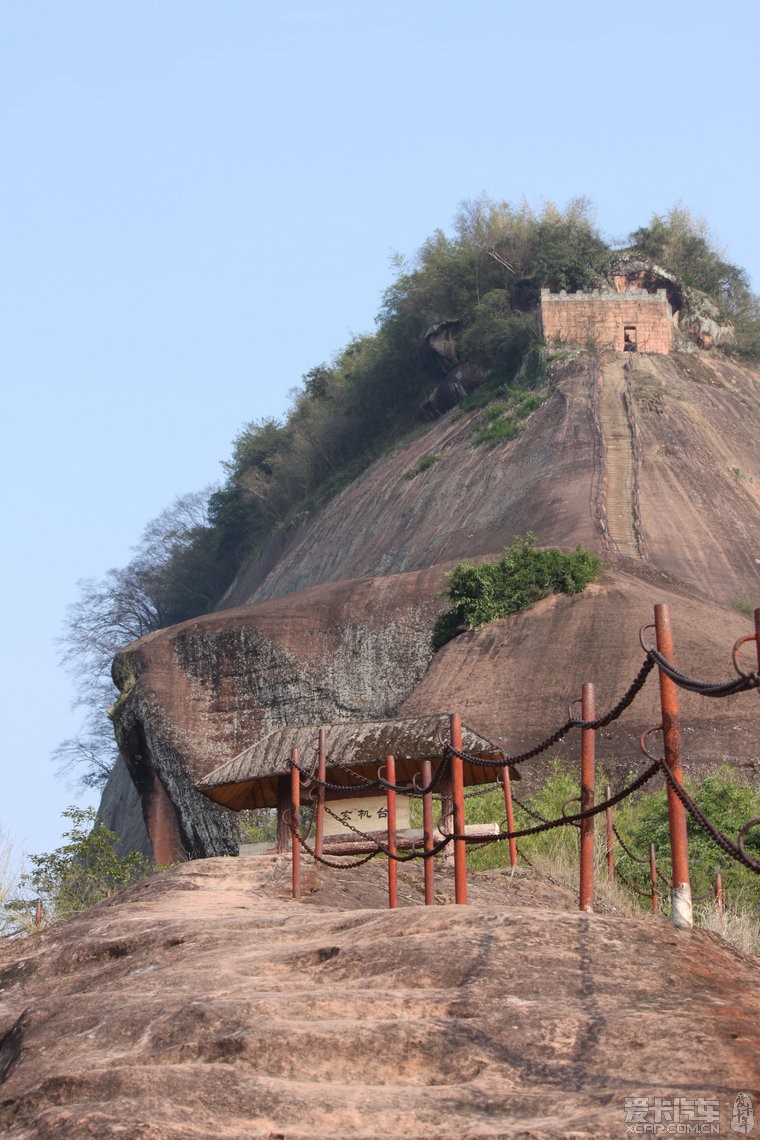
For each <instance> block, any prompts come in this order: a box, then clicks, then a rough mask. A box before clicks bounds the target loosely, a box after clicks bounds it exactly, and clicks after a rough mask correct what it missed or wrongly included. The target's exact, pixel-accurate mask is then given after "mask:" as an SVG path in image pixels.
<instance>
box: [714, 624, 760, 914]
mask: <svg viewBox="0 0 760 1140" xmlns="http://www.w3.org/2000/svg"><path fill="white" fill-rule="evenodd" d="M755 612H756V613H757V611H755ZM715 905H716V906H717V908H718V918H721V919H722V918H723V876H722V875H721V873H720V871H718V873H717V875H716V876H715Z"/></svg>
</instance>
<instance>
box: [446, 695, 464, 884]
mask: <svg viewBox="0 0 760 1140" xmlns="http://www.w3.org/2000/svg"><path fill="white" fill-rule="evenodd" d="M449 734H450V736H451V747H452V748H454V749H456V750H457V751H458V752H461V751H462V718H461V717H460V716H459V714H458V713H452V714H451V716H450V717H449ZM451 794H452V798H453V800H454V835H455V836H456V838H455V839H454V901H455V902H458V903H462V904H464V903H466V902H467V844H466V842H465V837H464V764H463V763H462V757H461V756H452V757H451Z"/></svg>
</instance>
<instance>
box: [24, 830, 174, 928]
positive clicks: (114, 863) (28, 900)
mask: <svg viewBox="0 0 760 1140" xmlns="http://www.w3.org/2000/svg"><path fill="white" fill-rule="evenodd" d="M63 817H64V819H69V820H71V824H72V826H71V828H70V829H69V831H66V832H64V839H67V840H68V842H67V843H65V844H63V846H61V847H58V848H57V849H56V850H55V851H53V852H51V853H50V854H46V855H30V856H29V862H30V863H31V864H32V867H33V870H32V871H30V872H29V873H28V874H26V875H23V876H22V877H21V884H20V885H21V890H22V892H23V897H22V898H18V899H15V900H14V901H13V902H12V903H11V904H10V907H9V909H10V910H11V912H14V913H16V914H20V913H28V912H29V909H30V907H32V906H33V905H34V902H35V900H37V899H40V900H41V902H42V913H43V917H44V920H45V922H46V923H50V922H61V921H63V920H64V919H66V918H70V917H71V915H72V914H76V913H77V912H78V911H81V910H86V909H87V907H90V906H93V905H94V904H95V903H96V902H100V901H101V899H104V898H108V896H109V895H112V894H114V893H115V892H116V891H118V890H121V889H122V887H126V886H128V885H129V884H130V883H133V882H135V881H136V880H138V879H142V878H145V876H146V875H149V874H151V873H152V871H153V865H152V863H151V862H150V860H149V859H146V858H145V856H144V855H141V854H139V853H138V852H137V851H133V852H132V853H131V854H129V855H126V856H120V855H118V854H117V850H116V848H117V844H118V836H117V835H115V834H114V833H113V832H112V831H109V829H108V828H107V827H106V826H105V824H104V823H103V821H102V820H100V819H99V818H98V816H97V813H96V812H95V811H94V809H93V808H78V807H70V808H68V809H67V810H66V811H65V812H63Z"/></svg>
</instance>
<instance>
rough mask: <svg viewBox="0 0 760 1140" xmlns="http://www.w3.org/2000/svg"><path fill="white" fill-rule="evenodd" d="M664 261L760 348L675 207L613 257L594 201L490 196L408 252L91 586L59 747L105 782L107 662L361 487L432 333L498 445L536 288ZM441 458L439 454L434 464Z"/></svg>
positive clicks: (400, 418)
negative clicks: (275, 411)
mask: <svg viewBox="0 0 760 1140" xmlns="http://www.w3.org/2000/svg"><path fill="white" fill-rule="evenodd" d="M626 260H628V261H629V262H630V261H632V260H633V261H635V260H638V261H643V262H646V263H647V264H656V265H657V266H658V269H661V270H663V271H665V272H666V273H668V274H670V275H671V277H672V278H673V279H674V280H676V281H677V282H678V283H679V287H680V288H681V289H682V290H684V291H688V290H692V291H694V290H696V291H699V293H701V294H705V295H707V296H708V297H709V298H710V300H711V302H712V304H713V306H714V310H717V313H718V314H719V316H720V319H721V320H722V321H723V322H725V323H730V324H732V325H733V326H734V329H735V332H736V336H735V343H734V346H733V349H732V351H734V352H736V353H737V354H739V355H743V356H745V357H748V358H757V357H758V356H760V305H759V303H758V298H757V297H755V296H754V295H753V294H752V293H751V291H750V288H749V283H748V280H747V276H746V274H745V273H744V271H743V270H741V269H740V268H738V267H737V266H735V265H732V264H730V263H728V262H727V261H726V260H725V259H724V258H723V256H722V255H721V253H720V251H719V250H717V249H716V248H715V246H714V245H713V244H712V242H711V240H710V237H709V233H708V231H707V229H706V227H705V225H704V224H703V223H701V222H698V221H697V220H695V219H694V218H693V217H692V216H691V215H690V214H689V213H688V212H687V211H685V210H683V209H674V210H671V211H670V212H669V213H668V214H666V215H663V216H660V215H656V216H655V217H653V218H652V219H651V221H650V222H649V224H648V225H646V226H643V227H640V228H639V229H637V230H635V231H634V232H633V233H631V234H630V236H629V238H628V243H627V245H626V248H625V249H622V250H621V249H619V248H618V249H615V248H613V247H612V246H611V245H610V243H608V242H607V241H605V239H604V238H603V237H602V235H601V234H600V232H599V230H598V228H597V227H596V225H595V222H594V219H593V213H592V210H591V208H590V205H589V203H588V202H587V201H586V200H584V199H580V200H576V201H573V202H571V203H570V204H569V206H568V207H567V208H566V209H564V210H561V209H558V208H557V207H556V206H554V205H552V204H547V205H546V206H544V207H543V208H542V209H541V210H540V211H534V210H533V209H531V208H530V207H529V206H528V205H526V204H524V205H521V206H519V207H514V206H511V205H509V204H508V203H504V202H501V203H495V202H492V201H489V200H487V199H485V198H483V199H479V200H477V201H475V202H472V203H467V204H464V205H463V206H462V207H461V209H460V211H459V213H458V215H457V217H456V219H455V222H454V226H453V233H452V235H451V236H449V235H447V234H445V233H444V232H443V231H441V230H437V231H435V233H433V234H432V235H431V237H430V238H428V240H427V241H426V242H425V243H424V244H423V246H422V248H421V249H420V250H419V252H418V254H417V255H416V257H415V258H414V260H413V261H411V262H410V263H408V264H407V263H405V262H403V261H402V260H400V259H399V260H398V263H397V273H396V278H395V280H394V281H393V283H392V284H391V285H390V287H389V288H388V289H387V290H386V292H385V294H384V295H383V298H382V302H381V306H380V310H379V313H378V316H377V318H376V329H375V331H374V332H373V333H367V334H365V335H362V336H358V337H355V338H353V339H352V340H351V341H350V342H349V343H348V344H347V345H346V346H345V347H343V348H342V349H340V350H339V351H338V352H337V353H336V355H335V357H334V358H333V360H332V361H330V362H328V363H322V364H319V365H316V366H315V367H314V368H312V369H311V370H310V371H309V372H308V373H307V374H306V375H305V376H304V377H303V378H302V383H301V385H300V387H299V388H298V389H297V391H296V393H295V395H294V398H293V401H292V404H291V407H290V409H289V410H288V412H287V414H286V416H285V417H284V419H283V420H282V421H278V420H274V419H266V420H254V421H252V422H251V423H249V424H247V425H246V426H245V427H244V428H243V429H242V430H241V432H240V433H239V435H238V436H237V438H236V439H235V440H234V442H233V446H232V454H231V456H230V458H229V460H228V462H227V463H226V464H225V467H226V471H227V475H226V478H225V480H224V483H223V484H222V486H221V487H219V488H217V489H213V490H210V491H206V492H200V493H197V494H192V495H187V496H185V497H183V498H181V499H178V500H177V501H176V502H175V504H173V506H172V507H170V508H168V509H167V510H166V511H165V512H164V513H163V514H162V515H161V516H160V517H159V518H158V519H156V520H154V521H153V522H152V523H151V524H149V526H148V528H147V529H146V532H145V535H144V537H143V540H142V542H141V544H140V546H139V547H138V548H137V550H136V553H135V557H134V559H133V560H132V561H131V562H130V563H129V564H128V565H127V566H126V567H124V568H121V569H114V570H111V571H110V572H109V574H108V575H107V576H106V578H105V579H104V580H103V581H100V582H95V581H87V582H84V583H83V584H82V593H81V597H80V599H79V601H78V602H77V603H76V604H75V605H74V606H73V607H72V608H71V611H70V615H69V620H68V623H67V627H66V631H65V634H64V638H63V641H64V646H65V652H64V660H65V662H66V663H67V664H68V665H69V667H70V668H71V669H72V671H73V672H74V673H75V675H76V677H77V680H78V682H79V685H80V695H81V703H82V705H83V707H84V708H85V709H86V710H87V715H88V721H87V723H86V725H85V730H84V733H83V734H82V735H81V736H80V737H78V738H75V739H72V740H68V741H65V742H64V743H63V744H62V745H61V746H60V747H59V749H58V754H57V755H58V759H59V761H61V762H62V763H63V764H64V765H68V766H70V765H72V764H76V765H80V766H81V767H83V769H84V771H85V778H86V779H87V780H89V781H90V782H93V783H98V782H100V781H101V780H102V778H103V777H104V776H106V775H107V773H108V770H109V769H110V766H111V762H112V759H113V758H114V752H113V741H112V733H111V730H110V726H109V725H108V723H107V721H105V718H103V717H102V713H101V712H100V710H101V709H102V708H103V707H104V704H106V705H107V704H108V703H110V701H111V695H110V694H111V693H112V690H111V689H110V680H109V668H110V661H111V659H112V657H113V655H114V653H115V652H116V651H117V650H118V649H120V648H121V647H122V646H123V645H124V644H126V643H127V642H129V641H131V640H133V639H136V638H138V637H140V636H142V635H143V634H145V633H148V632H150V631H152V630H155V629H159V628H162V627H166V626H170V625H173V624H175V623H177V622H179V621H183V620H185V619H187V618H191V617H194V616H196V615H198V614H201V613H206V612H209V611H210V610H212V609H214V607H215V606H216V605H217V604H218V603H219V601H220V600H221V599H222V597H223V596H224V594H225V592H226V590H227V589H228V588H229V586H230V584H231V582H232V581H233V579H234V577H235V575H236V574H237V573H238V571H239V570H240V568H241V566H242V565H243V564H244V563H245V561H246V559H247V558H249V557H251V556H252V555H254V554H256V553H257V552H258V551H260V550H261V549H262V548H263V547H264V545H265V544H266V542H267V541H268V540H269V539H270V538H271V537H272V535H273V534H275V533H276V532H277V531H282V530H286V529H287V528H288V527H290V526H292V525H293V524H294V523H295V522H297V521H299V520H300V519H302V518H304V517H306V516H307V515H308V514H309V513H311V512H312V511H313V510H314V508H315V507H316V506H317V505H319V504H320V503H322V502H325V501H327V500H328V499H329V498H331V497H332V496H333V495H335V494H336V493H337V492H338V491H339V490H340V489H341V488H342V487H344V486H346V485H347V484H348V483H349V482H351V481H352V480H353V479H354V478H355V477H356V476H357V475H358V474H359V473H360V472H361V471H362V470H363V469H364V468H366V467H367V466H368V465H369V463H371V462H372V460H373V459H374V458H376V457H377V456H378V455H379V454H381V453H382V452H383V451H384V450H385V449H387V448H388V447H389V446H390V445H391V444H393V443H394V442H396V441H397V440H398V439H399V438H400V437H401V436H402V435H404V434H406V433H408V432H410V431H412V430H414V429H415V428H417V427H418V426H419V425H420V424H421V423H422V421H423V419H424V412H423V404H424V402H425V398H426V396H428V395H429V393H430V392H431V390H432V389H433V388H434V387H435V386H436V385H437V384H438V383H439V381H440V380H441V370H440V361H439V360H437V358H436V357H435V355H434V353H433V352H431V350H430V349H429V348H428V346H427V343H426V339H425V336H426V333H427V332H428V330H430V329H431V327H433V326H435V325H437V324H440V323H442V322H447V321H455V322H456V323H457V337H456V351H457V358H458V360H459V361H460V362H461V363H463V364H466V365H472V366H477V367H478V369H480V370H481V375H485V376H486V381H485V383H484V384H483V385H482V387H481V388H479V389H477V390H476V391H475V392H474V393H473V394H472V395H471V396H470V397H469V400H468V403H467V406H468V407H471V408H474V407H482V408H483V409H484V413H483V418H482V420H481V422H480V426H479V427H478V428H477V429H476V430H475V431H474V432H473V436H472V443H473V446H478V445H481V446H497V445H498V444H499V443H500V442H501V441H502V440H506V439H509V438H512V437H513V436H514V434H516V433H517V432H519V431H520V430H521V426H522V422H523V420H524V419H525V417H526V416H527V415H529V414H530V413H531V411H532V410H533V409H534V408H536V407H538V406H539V405H540V403H541V402H542V401H543V400H544V399H545V398H546V396H547V395H548V391H547V388H546V377H545V374H544V370H543V367H542V359H541V354H540V353H539V352H537V351H534V348H535V346H536V341H537V335H538V334H537V322H536V305H537V302H538V298H539V295H540V289H541V288H542V287H549V288H551V289H568V290H576V289H585V288H590V287H595V286H601V285H604V283H605V282H606V281H607V280H608V278H609V275H610V274H611V273H612V272H613V271H614V270H615V269H616V267H619V266H620V264H621V261H622V262H625V261H626ZM430 461H431V462H434V459H432V460H430Z"/></svg>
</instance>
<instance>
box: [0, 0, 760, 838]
mask: <svg viewBox="0 0 760 1140" xmlns="http://www.w3.org/2000/svg"><path fill="white" fill-rule="evenodd" d="M759 33H760V7H758V5H757V4H755V3H750V2H749V0H748V2H746V3H744V2H736V0H728V2H727V3H724V4H723V5H721V6H720V8H717V9H716V8H715V6H714V5H712V4H710V5H708V4H707V3H705V2H703V0H696V2H695V3H692V4H691V5H690V6H688V7H687V8H684V7H683V6H676V5H672V6H664V5H662V4H660V3H654V2H650V0H643V2H642V3H639V4H638V5H636V6H634V7H628V6H613V5H611V4H609V2H605V3H602V2H598V0H574V2H572V3H570V2H560V0H544V2H543V3H542V4H541V5H536V4H519V5H517V4H511V3H509V2H507V0H501V2H496V0H470V2H469V3H468V4H467V5H464V4H455V3H451V2H447V0H438V2H436V3H435V4H433V3H431V2H430V0H419V2H415V0H407V2H405V3H399V2H397V0H390V2H386V3H385V4H383V5H371V6H370V5H363V4H359V3H356V0H353V2H352V3H348V2H344V0H334V2H326V3H320V2H319V0H314V2H313V3H310V4H306V3H301V2H291V0H282V2H280V3H279V4H276V5H274V4H271V5H270V4H268V3H254V2H253V0H249V2H244V0H213V2H212V0H150V2H148V0H129V3H122V2H120V0H106V2H104V0H89V2H85V0H66V2H65V3H61V2H60V0H49V2H39V0H25V2H24V3H23V4H19V3H12V2H11V0H5V3H0V154H2V163H3V175H2V178H1V179H0V211H1V216H2V229H1V230H0V233H1V234H2V237H1V239H0V378H1V383H2V406H3V411H4V424H5V430H4V433H3V435H4V439H3V447H2V459H1V462H2V478H1V480H0V488H1V492H2V514H3V524H4V525H3V534H4V556H3V558H2V562H1V563H0V567H1V568H0V573H1V574H2V597H3V601H4V607H5V621H4V623H3V627H4V652H3V654H2V684H1V686H0V693H1V694H2V718H3V732H2V772H3V796H2V799H1V800H0V825H3V826H4V827H5V828H6V829H8V830H10V832H11V833H12V835H13V836H14V838H15V840H16V842H17V844H18V846H19V848H21V849H25V850H27V851H43V850H50V849H52V847H54V846H56V845H57V843H58V841H59V836H60V833H61V819H60V813H61V811H62V809H63V808H64V807H65V806H66V805H67V804H69V803H71V802H74V801H75V800H78V801H79V802H84V801H86V798H87V797H81V796H77V794H76V793H75V791H74V790H72V789H71V788H70V787H69V786H67V784H66V783H65V782H64V781H62V780H61V779H60V778H57V777H56V776H55V774H54V768H53V765H52V764H51V762H50V759H49V757H50V753H51V751H52V750H53V748H54V747H55V746H56V744H57V743H58V742H59V741H60V740H61V739H63V738H64V737H66V736H69V735H71V734H72V733H73V732H74V731H75V730H76V726H77V723H78V717H77V715H76V714H72V712H71V710H70V703H71V699H72V687H71V683H70V681H69V679H68V678H67V676H66V675H65V674H64V673H63V672H62V670H61V669H60V668H59V667H58V665H57V653H58V650H57V647H56V645H55V638H56V637H57V636H58V635H59V634H60V631H61V625H62V621H63V618H64V615H65V610H66V606H67V605H68V604H69V603H71V602H73V601H75V600H76V598H77V596H78V590H77V585H76V583H77V580H78V579H80V578H83V577H100V576H102V575H103V574H104V573H105V572H106V571H107V570H108V569H109V567H112V566H121V565H124V564H125V563H126V562H127V561H128V560H129V558H130V548H131V547H132V546H133V544H134V543H136V542H137V541H138V540H139V538H140V535H141V532H142V530H143V528H144V526H145V524H146V523H147V522H148V521H149V520H150V519H151V518H153V517H154V516H155V515H157V514H158V513H159V512H160V511H161V510H162V509H163V508H164V507H166V506H168V505H169V504H170V503H171V502H172V501H173V499H174V498H175V497H176V496H177V495H178V494H182V493H184V492H187V491H193V490H198V489H200V488H202V487H205V486H206V485H208V484H209V483H212V482H214V481H217V480H218V479H219V478H220V477H221V476H222V469H221V467H220V463H221V461H222V460H223V459H225V458H226V457H228V455H229V453H230V444H231V441H232V440H233V438H234V437H235V435H236V434H237V432H238V431H239V430H240V428H241V427H242V425H243V424H244V423H246V422H247V421H249V420H251V419H258V418H260V417H262V416H266V415H275V416H277V415H281V414H282V413H283V412H284V410H285V408H286V407H287V404H288V392H289V390H290V389H292V388H293V387H294V386H295V385H297V384H298V382H299V380H300V378H301V376H302V375H303V373H305V372H306V371H307V370H308V369H309V368H311V367H312V366H314V365H316V364H319V363H321V362H323V361H326V360H329V359H330V357H331V356H332V355H333V354H334V352H335V351H336V350H338V349H339V348H340V347H341V346H342V345H343V344H345V342H346V341H347V339H348V338H349V337H350V336H351V335H352V334H354V333H361V332H364V331H368V330H371V329H372V327H373V321H374V316H375V314H376V312H377V310H378V307H379V302H380V297H381V294H382V291H383V289H384V288H385V287H386V286H387V285H388V284H390V282H391V280H392V277H393V270H392V266H391V255H392V253H393V252H394V251H399V252H401V253H403V254H405V255H407V256H411V255H413V254H414V252H415V250H416V249H417V248H418V247H419V246H420V244H421V243H422V241H423V240H424V239H425V237H426V236H428V235H429V234H430V233H431V232H432V231H433V230H434V229H436V228H438V227H440V228H443V229H447V228H448V227H450V225H451V222H452V219H453V217H454V215H455V213H456V210H457V207H458V204H459V203H460V202H461V201H462V200H463V199H468V198H474V197H476V196H478V195H479V194H481V193H482V192H485V193H486V194H488V195H490V196H491V197H493V198H496V199H506V200H507V201H510V202H513V203H519V202H520V201H521V200H522V199H523V198H526V199H527V200H528V201H529V202H530V203H531V204H532V205H534V206H537V207H540V205H541V203H542V201H543V200H545V199H551V200H553V201H556V202H557V203H558V204H560V205H564V204H566V203H567V202H568V200H569V199H571V198H573V197H576V196H579V195H587V196H588V197H589V198H591V200H592V201H593V202H594V203H595V205H596V208H597V217H598V222H599V225H600V227H601V229H602V231H603V232H604V234H605V235H606V236H607V237H609V238H613V239H614V238H622V237H624V236H625V235H626V234H627V233H628V232H629V231H630V230H632V229H634V228H636V227H637V226H639V225H642V224H644V223H645V222H646V221H648V219H649V218H650V216H651V214H652V213H653V212H655V211H661V212H662V211H665V210H667V209H668V208H669V207H670V206H672V205H674V204H675V203H677V202H679V201H680V202H682V203H683V204H684V205H685V206H687V207H689V208H690V209H691V210H692V211H694V212H695V213H696V214H697V215H701V216H704V217H705V218H706V219H707V221H708V222H709V223H710V225H711V227H712V230H713V232H714V235H715V237H716V239H717V240H718V241H719V242H721V243H722V244H723V245H724V247H725V251H726V254H727V256H728V257H729V259H730V260H732V261H734V262H736V263H737V264H739V265H742V266H744V267H745V268H746V269H747V270H748V272H749V273H750V276H751V279H752V282H753V286H754V288H755V289H756V290H757V289H758V288H760V226H759V225H758V201H759V200H760V186H759V185H758V182H759V178H758V169H759V165H760V163H759V156H758V141H759V140H758V118H757V44H758V41H759V40H760V35H759Z"/></svg>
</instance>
